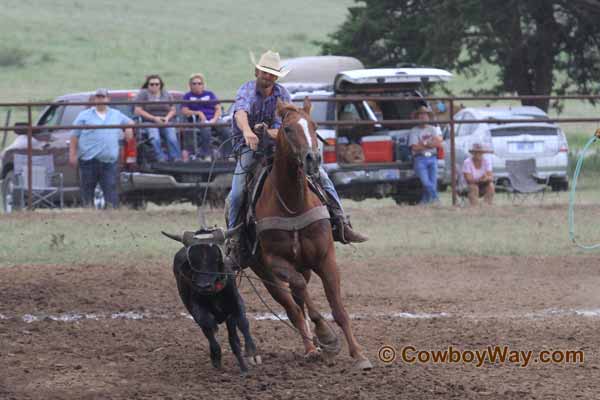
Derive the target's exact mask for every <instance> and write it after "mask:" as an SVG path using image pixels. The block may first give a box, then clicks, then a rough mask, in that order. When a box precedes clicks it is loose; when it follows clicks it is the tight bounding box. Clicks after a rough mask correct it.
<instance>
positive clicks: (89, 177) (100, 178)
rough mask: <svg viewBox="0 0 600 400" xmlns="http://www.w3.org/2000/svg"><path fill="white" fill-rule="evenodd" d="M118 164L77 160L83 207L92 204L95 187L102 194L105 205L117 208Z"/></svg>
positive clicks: (94, 160) (93, 160)
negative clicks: (100, 190) (98, 187)
mask: <svg viewBox="0 0 600 400" xmlns="http://www.w3.org/2000/svg"><path fill="white" fill-rule="evenodd" d="M117 176H118V163H117V162H116V161H115V162H113V163H105V162H102V161H99V160H96V159H91V160H79V178H80V185H81V186H80V193H81V201H82V203H83V206H84V207H91V206H93V203H94V190H95V189H96V185H97V184H100V188H101V189H102V192H103V193H104V200H105V201H106V204H107V205H108V204H110V205H111V206H112V207H113V208H117V207H119V195H118V193H117Z"/></svg>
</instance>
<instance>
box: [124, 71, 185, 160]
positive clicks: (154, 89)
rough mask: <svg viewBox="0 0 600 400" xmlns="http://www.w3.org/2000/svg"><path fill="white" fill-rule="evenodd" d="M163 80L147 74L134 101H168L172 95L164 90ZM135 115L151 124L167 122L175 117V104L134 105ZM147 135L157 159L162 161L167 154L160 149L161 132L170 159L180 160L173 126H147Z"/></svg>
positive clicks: (177, 141) (179, 150)
mask: <svg viewBox="0 0 600 400" xmlns="http://www.w3.org/2000/svg"><path fill="white" fill-rule="evenodd" d="M164 86H165V84H164V82H163V80H162V78H161V77H160V76H158V75H149V76H147V77H146V81H145V82H144V84H143V85H142V89H141V90H140V92H139V93H138V95H137V96H136V98H135V101H156V102H159V101H160V102H162V101H170V100H173V97H172V96H171V95H170V94H169V92H167V91H166V90H164ZM133 112H134V114H135V115H139V116H141V117H142V119H143V120H144V122H150V123H153V124H161V125H162V124H167V123H169V121H170V120H171V119H172V118H173V117H175V113H176V111H175V106H174V105H172V104H166V103H163V104H143V105H136V106H135V107H134V109H133ZM147 129H148V135H149V136H150V138H151V139H152V146H153V147H154V152H155V153H156V157H157V158H158V161H164V160H165V159H166V158H167V156H166V155H165V153H164V152H163V150H162V147H161V144H160V136H161V134H162V135H164V136H165V138H166V141H167V150H168V155H169V160H170V161H179V160H181V149H180V148H179V140H178V139H177V131H176V130H175V128H173V127H166V126H165V127H160V128H147Z"/></svg>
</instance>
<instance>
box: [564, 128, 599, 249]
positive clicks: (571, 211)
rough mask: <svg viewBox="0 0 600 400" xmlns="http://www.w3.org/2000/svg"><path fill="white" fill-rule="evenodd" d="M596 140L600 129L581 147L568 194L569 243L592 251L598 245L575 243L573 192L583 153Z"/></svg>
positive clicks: (575, 187) (575, 188)
mask: <svg viewBox="0 0 600 400" xmlns="http://www.w3.org/2000/svg"><path fill="white" fill-rule="evenodd" d="M598 138H600V129H598V130H596V133H595V134H594V136H592V137H591V138H590V140H588V142H587V143H586V144H585V146H583V149H582V150H581V154H580V155H579V160H577V166H576V167H575V172H574V173H573V184H572V185H571V192H570V194H569V239H571V241H572V242H573V243H575V245H577V247H580V248H582V249H585V250H593V249H597V248H600V243H597V244H593V245H586V244H582V243H580V242H578V241H577V238H576V236H575V210H574V209H575V191H576V190H577V179H578V178H579V174H580V173H581V166H582V165H583V159H584V157H585V153H586V152H587V150H588V148H589V147H590V146H591V145H592V143H594V142H595V141H597V140H598Z"/></svg>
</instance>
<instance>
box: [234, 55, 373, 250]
mask: <svg viewBox="0 0 600 400" xmlns="http://www.w3.org/2000/svg"><path fill="white" fill-rule="evenodd" d="M253 63H254V64H255V71H254V75H255V77H256V80H252V81H249V82H246V83H244V84H243V85H242V86H241V87H240V88H239V90H238V92H237V95H236V98H235V104H234V105H233V119H232V136H233V140H234V142H233V147H234V152H236V153H237V154H239V157H238V161H237V166H236V169H235V174H234V176H233V181H232V184H231V192H230V193H229V203H230V204H229V207H230V208H229V215H228V227H229V228H233V227H234V226H235V225H236V222H237V221H238V217H239V213H240V208H241V203H242V198H243V197H242V196H243V193H244V185H245V181H246V176H245V174H246V172H248V171H252V169H253V168H254V166H255V165H256V163H257V160H256V159H255V158H254V151H256V149H257V148H258V146H259V142H260V143H261V145H262V146H263V147H268V146H269V145H274V143H275V141H274V139H275V138H276V137H277V132H278V130H279V128H280V126H281V118H280V117H278V116H277V112H276V110H277V100H281V101H282V102H284V103H291V97H290V94H289V93H288V91H287V89H285V88H284V87H283V86H281V85H280V84H278V83H277V82H276V81H277V79H278V78H281V77H283V76H285V75H287V73H288V72H289V70H287V69H286V68H284V67H283V66H282V65H281V61H280V58H279V53H275V52H272V51H270V50H269V51H267V52H266V53H264V54H263V55H262V56H261V57H260V60H259V61H258V63H256V62H254V61H253ZM260 130H262V131H263V132H264V133H266V134H262V135H261V137H259V136H257V135H256V133H255V132H258V131H260ZM320 180H321V184H322V186H323V188H324V189H325V192H326V193H327V194H328V196H329V197H330V200H331V201H330V203H331V204H330V208H331V211H332V214H333V216H332V221H333V222H334V224H335V225H336V228H337V232H338V234H337V235H336V236H337V238H338V239H340V240H341V241H342V242H344V243H350V242H356V243H358V242H364V241H366V240H367V238H366V237H365V236H363V235H361V234H359V233H358V232H355V231H353V230H352V227H351V226H350V224H349V222H348V220H347V218H346V217H345V215H344V210H343V208H342V203H341V201H340V198H339V196H338V194H337V192H336V190H335V187H334V186H333V182H331V179H329V176H328V175H327V173H326V172H325V170H324V169H323V168H322V167H321V168H320Z"/></svg>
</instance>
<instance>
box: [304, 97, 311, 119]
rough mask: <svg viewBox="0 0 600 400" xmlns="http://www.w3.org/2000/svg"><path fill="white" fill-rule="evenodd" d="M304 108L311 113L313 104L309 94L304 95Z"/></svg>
mask: <svg viewBox="0 0 600 400" xmlns="http://www.w3.org/2000/svg"><path fill="white" fill-rule="evenodd" d="M303 108H304V112H305V113H307V114H308V115H310V111H311V110H312V104H311V102H310V99H309V98H308V96H306V97H304V105H303Z"/></svg>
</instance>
